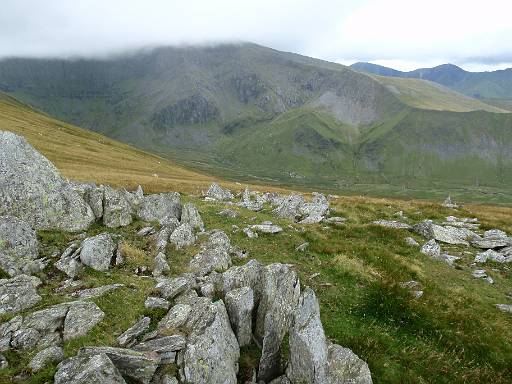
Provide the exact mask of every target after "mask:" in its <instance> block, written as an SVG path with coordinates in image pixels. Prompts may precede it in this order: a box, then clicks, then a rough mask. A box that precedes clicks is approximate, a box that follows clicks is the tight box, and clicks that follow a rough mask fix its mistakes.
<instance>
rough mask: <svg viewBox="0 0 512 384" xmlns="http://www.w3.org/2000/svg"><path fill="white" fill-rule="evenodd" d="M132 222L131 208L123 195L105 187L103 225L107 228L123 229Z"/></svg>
mask: <svg viewBox="0 0 512 384" xmlns="http://www.w3.org/2000/svg"><path fill="white" fill-rule="evenodd" d="M131 222H132V207H131V205H130V202H129V201H128V200H126V197H125V194H124V193H123V192H121V191H117V190H115V189H113V188H111V187H109V186H105V191H104V207H103V224H104V225H105V226H107V227H109V228H118V227H125V226H127V225H129V224H130V223H131Z"/></svg>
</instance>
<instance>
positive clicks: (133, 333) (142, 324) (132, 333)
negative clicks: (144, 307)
mask: <svg viewBox="0 0 512 384" xmlns="http://www.w3.org/2000/svg"><path fill="white" fill-rule="evenodd" d="M150 322H151V318H149V317H143V318H141V319H140V320H139V321H137V322H136V323H135V324H133V325H132V326H131V327H130V328H128V329H127V330H126V331H124V332H123V333H122V334H121V335H119V337H118V338H117V343H118V344H119V345H120V346H121V347H126V346H130V345H131V344H133V343H134V341H135V340H136V339H137V337H139V336H140V335H142V334H143V333H144V332H146V331H147V330H148V328H149V324H150Z"/></svg>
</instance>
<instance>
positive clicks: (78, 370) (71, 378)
mask: <svg viewBox="0 0 512 384" xmlns="http://www.w3.org/2000/svg"><path fill="white" fill-rule="evenodd" d="M54 382H55V384H100V383H101V384H126V381H124V379H123V376H121V373H120V372H119V371H118V369H117V368H116V367H115V365H114V364H113V363H112V361H111V360H110V359H109V358H108V356H107V355H106V354H104V353H100V354H97V355H83V356H75V357H71V358H69V359H67V360H64V361H63V362H62V363H60V364H59V365H58V366H57V372H56V373H55V376H54Z"/></svg>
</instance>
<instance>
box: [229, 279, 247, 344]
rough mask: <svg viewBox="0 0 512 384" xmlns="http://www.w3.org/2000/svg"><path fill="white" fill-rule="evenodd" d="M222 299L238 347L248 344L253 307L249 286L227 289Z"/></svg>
mask: <svg viewBox="0 0 512 384" xmlns="http://www.w3.org/2000/svg"><path fill="white" fill-rule="evenodd" d="M224 301H225V303H226V309H227V311H228V314H229V320H230V321H231V325H232V328H233V330H234V331H235V335H236V338H237V339H238V344H239V345H240V347H243V346H246V345H249V344H250V343H251V339H252V310H253V309H254V293H253V291H252V289H251V288H249V287H242V288H237V289H233V290H232V291H229V292H228V293H227V294H226V296H225V298H224Z"/></svg>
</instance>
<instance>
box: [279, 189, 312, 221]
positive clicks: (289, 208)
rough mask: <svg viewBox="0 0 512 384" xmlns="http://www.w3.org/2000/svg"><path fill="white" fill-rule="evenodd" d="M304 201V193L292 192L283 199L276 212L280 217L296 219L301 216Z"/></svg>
mask: <svg viewBox="0 0 512 384" xmlns="http://www.w3.org/2000/svg"><path fill="white" fill-rule="evenodd" d="M304 202H305V201H304V197H303V196H302V195H295V194H292V195H290V196H286V197H284V198H283V199H281V200H280V201H279V202H278V204H277V207H276V208H275V209H274V212H275V213H276V215H277V216H278V217H280V218H283V219H291V220H295V219H298V218H300V217H301V215H302V213H301V207H302V205H303V204H304Z"/></svg>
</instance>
